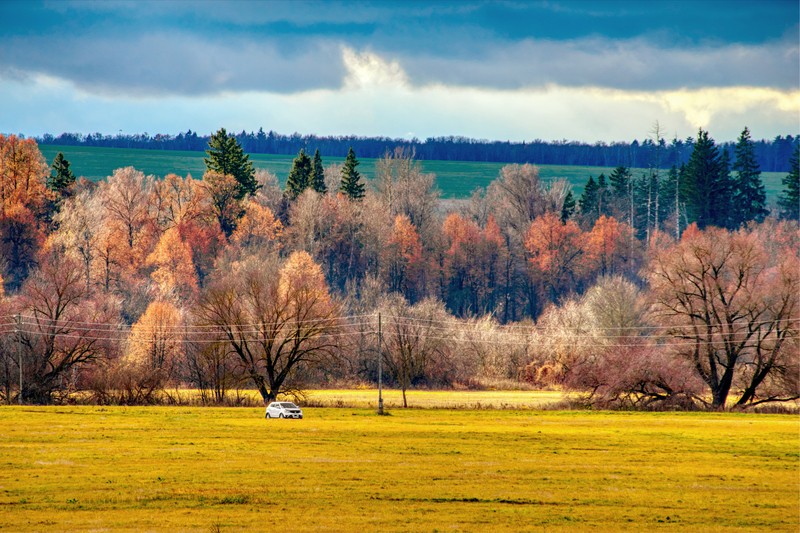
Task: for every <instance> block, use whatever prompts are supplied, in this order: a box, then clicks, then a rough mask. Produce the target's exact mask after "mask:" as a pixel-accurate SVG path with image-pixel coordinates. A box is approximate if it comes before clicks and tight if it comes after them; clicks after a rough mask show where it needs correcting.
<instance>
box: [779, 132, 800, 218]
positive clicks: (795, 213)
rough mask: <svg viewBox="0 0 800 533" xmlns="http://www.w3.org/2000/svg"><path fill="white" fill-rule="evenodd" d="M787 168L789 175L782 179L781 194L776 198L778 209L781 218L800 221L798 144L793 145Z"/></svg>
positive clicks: (799, 149) (799, 145)
mask: <svg viewBox="0 0 800 533" xmlns="http://www.w3.org/2000/svg"><path fill="white" fill-rule="evenodd" d="M789 166H790V167H791V168H790V170H789V174H787V175H786V176H785V177H784V178H783V192H782V193H781V195H780V197H779V198H778V207H779V208H780V216H781V218H785V219H789V220H800V144H796V145H794V152H793V153H792V157H791V159H789Z"/></svg>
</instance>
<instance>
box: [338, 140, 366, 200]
mask: <svg viewBox="0 0 800 533" xmlns="http://www.w3.org/2000/svg"><path fill="white" fill-rule="evenodd" d="M358 164H359V163H358V159H356V153H355V152H354V151H353V147H352V146H351V147H350V150H349V151H348V152H347V158H346V159H345V160H344V166H342V183H341V185H340V186H339V190H340V191H342V192H343V193H344V194H346V195H347V196H348V198H350V199H351V200H360V199H361V198H363V197H364V189H365V187H364V183H363V182H362V181H361V174H359V172H358V171H357V170H356V167H357V166H358Z"/></svg>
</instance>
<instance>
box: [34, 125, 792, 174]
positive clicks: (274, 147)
mask: <svg viewBox="0 0 800 533" xmlns="http://www.w3.org/2000/svg"><path fill="white" fill-rule="evenodd" d="M235 137H236V139H237V140H238V141H239V143H240V144H241V145H242V147H243V148H244V150H245V152H248V153H256V154H281V155H295V154H297V153H298V152H299V151H300V149H301V148H305V149H306V151H307V152H308V151H312V152H313V150H315V149H319V151H320V154H321V155H322V156H326V157H345V156H346V155H347V151H348V149H349V148H350V147H351V146H352V147H353V149H354V150H355V151H356V153H357V154H358V156H359V157H362V158H364V157H366V158H380V157H383V156H384V155H385V154H386V153H391V152H394V150H395V148H396V147H410V148H412V149H413V150H414V151H415V153H416V157H417V159H427V160H441V161H484V162H497V163H534V164H539V165H579V166H601V167H616V166H620V165H621V166H625V167H630V168H647V167H650V166H658V167H659V168H669V167H671V166H672V165H675V166H680V165H681V163H686V162H687V161H688V160H689V157H690V156H691V154H692V150H693V149H694V142H695V141H694V139H693V138H691V137H689V138H687V139H673V140H671V141H667V140H665V139H663V138H662V139H660V140H659V141H658V142H655V141H653V140H652V139H649V138H648V139H646V140H644V141H642V142H639V141H638V140H633V141H632V142H629V143H628V142H613V143H610V144H609V143H604V142H596V143H594V144H588V143H582V142H577V141H567V140H562V141H542V140H539V139H536V140H534V141H530V142H526V141H522V142H510V141H488V140H485V139H470V138H467V137H458V136H448V137H429V138H427V139H425V140H419V139H416V138H414V139H391V138H388V137H357V136H330V137H328V136H317V135H300V134H299V133H293V134H291V135H283V134H280V133H275V132H274V131H269V132H266V133H265V132H264V130H263V129H261V128H259V130H258V132H257V133H253V132H250V133H247V132H245V131H242V132H241V133H238V134H236V135H235ZM210 138H211V135H210V134H209V135H198V134H197V132H193V131H191V130H189V131H187V132H186V133H179V134H178V135H168V134H161V133H159V134H156V135H149V134H148V133H137V134H117V135H103V134H100V133H91V134H88V135H83V134H79V133H62V134H61V135H58V136H53V135H51V134H45V135H43V136H42V137H41V138H36V142H37V143H39V144H43V145H47V144H50V145H61V146H103V147H111V148H140V149H150V150H189V151H204V150H206V148H208V141H209V139H210ZM798 142H800V135H795V136H792V135H787V136H785V137H783V136H780V135H779V136H777V137H775V138H774V139H772V140H757V141H754V151H755V156H756V160H757V162H758V165H759V167H760V170H761V171H763V172H788V171H789V158H790V157H791V155H792V150H793V149H794V147H795V145H796V144H797V143H798ZM717 146H718V147H719V148H720V150H721V151H727V152H728V155H729V156H730V157H731V160H733V159H734V157H733V156H734V146H735V142H723V143H719V144H718V145H717Z"/></svg>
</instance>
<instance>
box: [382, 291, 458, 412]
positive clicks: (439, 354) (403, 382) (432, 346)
mask: <svg viewBox="0 0 800 533" xmlns="http://www.w3.org/2000/svg"><path fill="white" fill-rule="evenodd" d="M379 309H380V311H381V313H382V317H385V320H386V328H385V333H384V335H383V342H384V344H383V347H382V349H381V352H382V354H383V361H384V362H385V363H386V368H387V370H388V371H389V374H390V375H391V376H392V377H393V378H394V380H395V381H396V382H397V385H398V386H399V387H400V389H401V391H402V394H403V407H408V398H407V397H406V391H407V390H408V388H409V387H411V386H413V385H418V384H421V383H428V384H435V383H437V382H438V383H439V384H442V383H449V382H450V380H452V377H453V374H454V369H453V368H450V365H449V363H450V361H449V359H450V358H449V345H450V343H449V342H448V334H447V333H446V332H445V331H444V328H443V324H446V321H447V319H448V317H449V315H448V314H447V312H446V311H445V309H444V305H443V304H442V303H441V302H438V301H436V300H431V299H426V300H423V301H421V302H419V303H418V304H416V305H413V306H412V305H409V304H408V302H407V301H406V300H405V299H404V298H403V297H402V296H400V295H399V294H392V295H389V296H387V297H386V298H385V299H384V301H383V302H382V303H381V305H380V307H379Z"/></svg>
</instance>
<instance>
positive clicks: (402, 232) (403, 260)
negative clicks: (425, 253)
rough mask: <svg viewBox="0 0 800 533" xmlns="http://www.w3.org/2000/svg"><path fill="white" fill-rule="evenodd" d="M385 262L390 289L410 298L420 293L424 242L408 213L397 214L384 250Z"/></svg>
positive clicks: (413, 298) (415, 297)
mask: <svg viewBox="0 0 800 533" xmlns="http://www.w3.org/2000/svg"><path fill="white" fill-rule="evenodd" d="M383 264H384V266H385V267H386V281H387V285H388V288H389V290H390V291H396V292H400V293H401V294H403V295H404V296H405V297H406V298H408V299H409V300H412V301H413V300H415V299H417V297H418V295H419V274H420V270H421V268H422V243H421V241H420V237H419V234H418V233H417V228H415V227H414V225H413V224H412V223H411V220H410V219H409V218H408V217H407V216H406V215H397V216H396V217H395V219H394V230H393V231H392V236H391V238H390V239H389V242H388V243H387V246H386V248H385V250H384V256H383Z"/></svg>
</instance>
